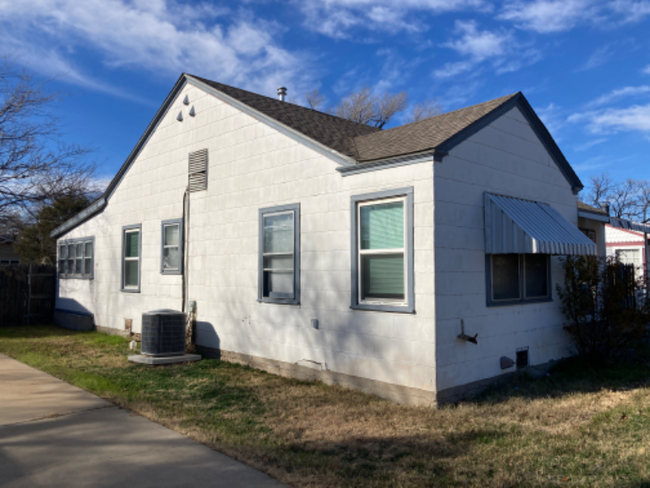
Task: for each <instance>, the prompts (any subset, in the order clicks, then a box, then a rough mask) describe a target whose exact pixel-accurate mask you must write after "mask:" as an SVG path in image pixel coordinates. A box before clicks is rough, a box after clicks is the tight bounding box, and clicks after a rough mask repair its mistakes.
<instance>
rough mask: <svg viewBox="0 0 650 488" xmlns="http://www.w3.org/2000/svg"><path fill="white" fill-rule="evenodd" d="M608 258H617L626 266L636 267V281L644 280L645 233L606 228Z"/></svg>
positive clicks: (608, 226)
mask: <svg viewBox="0 0 650 488" xmlns="http://www.w3.org/2000/svg"><path fill="white" fill-rule="evenodd" d="M605 237H606V240H607V256H611V257H617V258H618V259H619V260H620V261H621V262H622V263H624V264H631V265H633V266H634V270H635V277H636V279H637V280H638V279H641V278H643V272H644V270H645V266H646V260H645V254H646V253H645V245H646V242H645V241H646V239H645V238H644V235H643V232H639V231H635V230H628V229H617V228H615V227H612V226H611V225H607V226H606V227H605Z"/></svg>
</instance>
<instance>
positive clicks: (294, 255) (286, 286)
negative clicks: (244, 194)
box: [259, 204, 300, 304]
mask: <svg viewBox="0 0 650 488" xmlns="http://www.w3.org/2000/svg"><path fill="white" fill-rule="evenodd" d="M259 236H260V237H259V239H260V240H259V300H260V301H262V302H272V303H287V304H296V303H300V204H293V205H284V206H281V207H273V208H265V209H261V210H260V221H259Z"/></svg>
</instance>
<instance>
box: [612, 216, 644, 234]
mask: <svg viewBox="0 0 650 488" xmlns="http://www.w3.org/2000/svg"><path fill="white" fill-rule="evenodd" d="M609 225H611V226H612V227H615V228H617V229H626V230H635V231H637V232H647V233H649V234H650V224H642V223H640V222H632V221H631V220H626V219H619V218H617V217H610V218H609Z"/></svg>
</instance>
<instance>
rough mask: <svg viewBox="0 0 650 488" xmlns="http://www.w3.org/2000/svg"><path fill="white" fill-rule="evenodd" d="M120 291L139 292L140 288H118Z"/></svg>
mask: <svg viewBox="0 0 650 488" xmlns="http://www.w3.org/2000/svg"><path fill="white" fill-rule="evenodd" d="M120 291H121V292H124V293H140V288H120Z"/></svg>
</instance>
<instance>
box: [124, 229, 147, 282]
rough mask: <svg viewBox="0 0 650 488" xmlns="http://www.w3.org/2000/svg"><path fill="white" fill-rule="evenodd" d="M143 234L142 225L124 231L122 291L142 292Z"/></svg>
mask: <svg viewBox="0 0 650 488" xmlns="http://www.w3.org/2000/svg"><path fill="white" fill-rule="evenodd" d="M141 234H142V226H141V225H140V224H138V225H130V226H127V227H123V229H122V291H127V292H134V293H137V292H139V291H140V254H141V252H142V241H141V238H140V236H141Z"/></svg>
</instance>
